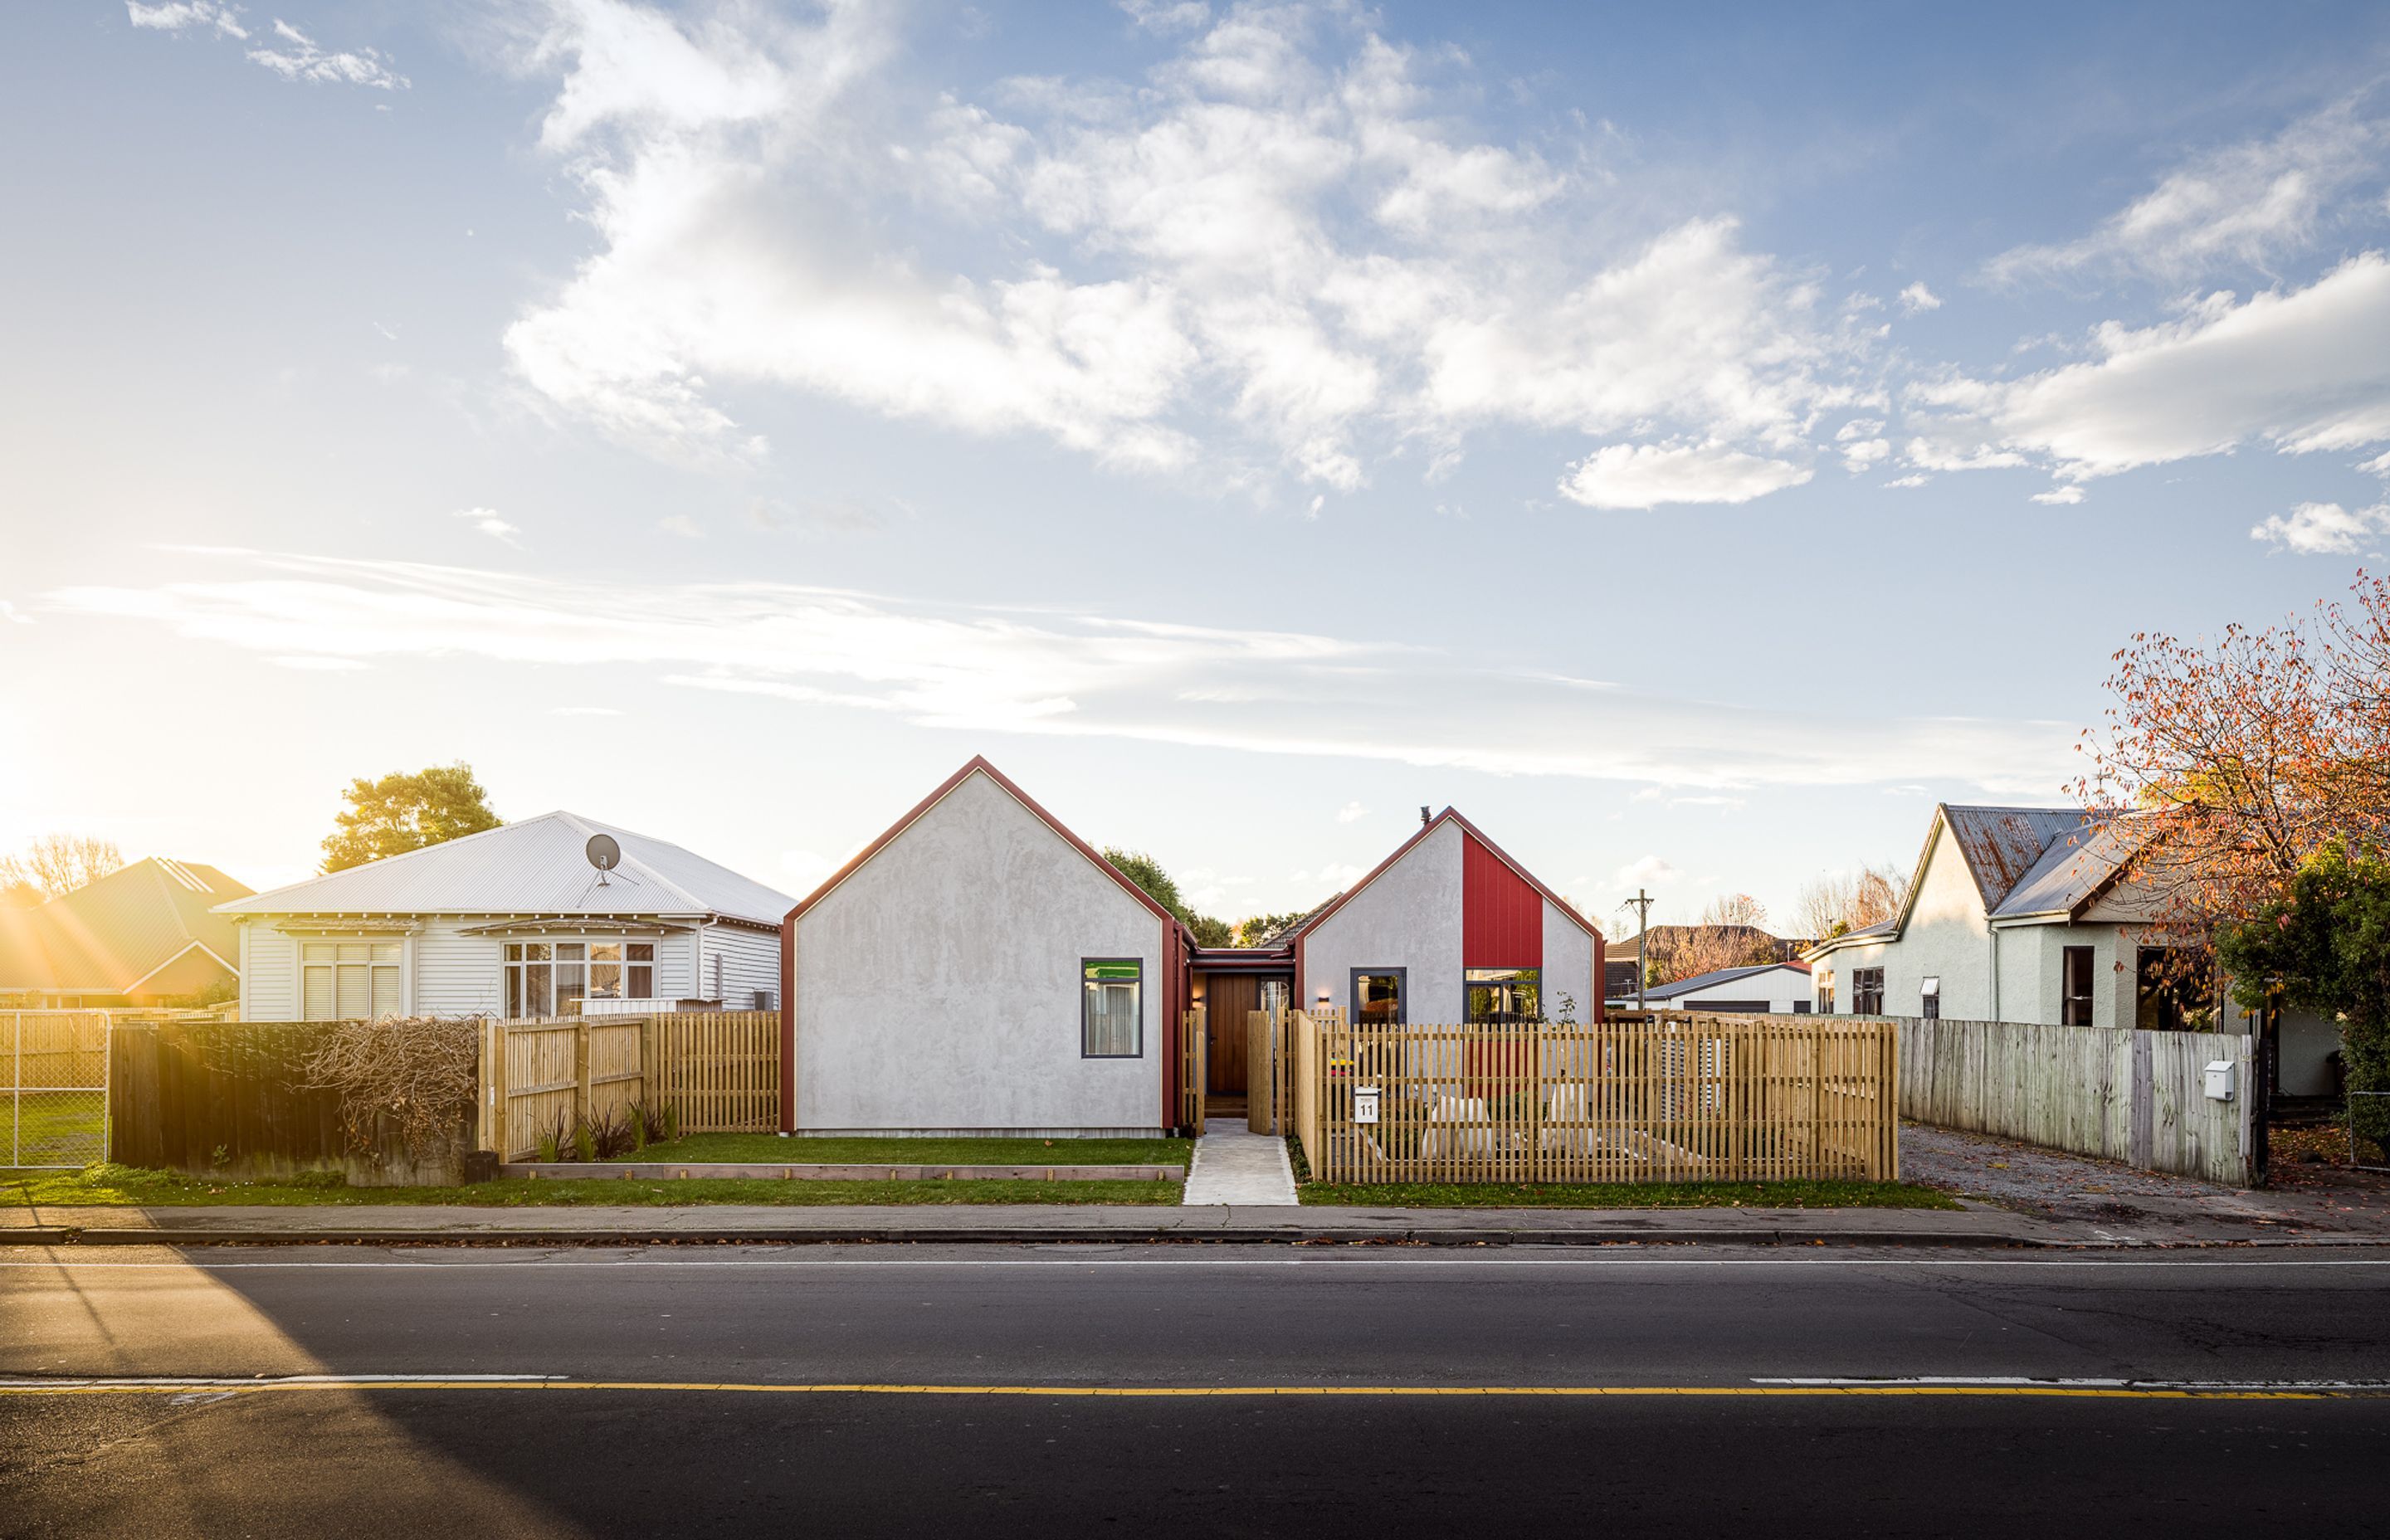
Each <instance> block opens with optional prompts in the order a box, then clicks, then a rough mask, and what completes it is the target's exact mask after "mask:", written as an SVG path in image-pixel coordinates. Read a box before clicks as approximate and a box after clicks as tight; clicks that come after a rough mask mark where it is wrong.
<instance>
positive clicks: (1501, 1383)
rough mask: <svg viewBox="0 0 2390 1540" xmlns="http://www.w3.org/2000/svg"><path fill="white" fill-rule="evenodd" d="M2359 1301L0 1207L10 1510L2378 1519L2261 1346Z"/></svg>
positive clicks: (2294, 1343)
mask: <svg viewBox="0 0 2390 1540" xmlns="http://www.w3.org/2000/svg"><path fill="white" fill-rule="evenodd" d="M2385 1305H2390V1257H2383V1256H2380V1255H2378V1254H2367V1253H2360V1252H2346V1253H2331V1252H2296V1253H2273V1254H2263V1255H2261V1254H2255V1253H2245V1252H2242V1253H2230V1254H2220V1253H2214V1252H2208V1253H2200V1254H2197V1255H2184V1254H2177V1255H2165V1256H2159V1255H2150V1254H2140V1255H2128V1256H2116V1255H2101V1256H2083V1257H2076V1256H2069V1257H2063V1258H2060V1257H2047V1256H2032V1255H2025V1254H2014V1253H2000V1254H1996V1255H1985V1254H1975V1255H1965V1256H1960V1255H1953V1254H1944V1253H1922V1252H1905V1253H1900V1254H1896V1255H1886V1256H1867V1255H1860V1254H1855V1253H1850V1252H1816V1253H1803V1252H1783V1251H1778V1252H1762V1253H1754V1254H1743V1255H1729V1254H1725V1253H1720V1252H1715V1251H1707V1250H1704V1251H1699V1252H1693V1251H1683V1252H1658V1251H1632V1252H1608V1251H1604V1252H1595V1253H1587V1252H1570V1253H1559V1254H1548V1255H1541V1256H1538V1255H1534V1254H1530V1253H1524V1252H1520V1251H1501V1252H1497V1251H1488V1252H1482V1253H1479V1252H1471V1253H1452V1252H1431V1253H1425V1254H1420V1253H1410V1252H1402V1251H1378V1250H1368V1249H1335V1250H1327V1249H1323V1250H1320V1251H1301V1250H1292V1251H1290V1250H1260V1249H1254V1250H1242V1249H1231V1248H1226V1247H1222V1248H1204V1247H1154V1248H1137V1249H1125V1250H1121V1251H1108V1250H1096V1249H1088V1248H1059V1249H1052V1250H1045V1251H1033V1250H1025V1249H1024V1250H1003V1249H994V1248H957V1249H954V1250H937V1249H931V1248H912V1247H864V1248H852V1249H838V1250H830V1249H816V1248H786V1249H757V1250H752V1251H751V1250H739V1249H732V1248H702V1249H688V1250H678V1251H675V1250H669V1249H662V1250H655V1251H636V1252H610V1251H566V1252H557V1253H532V1252H506V1251H487V1250H478V1249H458V1250H423V1251H404V1252H399V1251H349V1250H345V1249H343V1250H330V1249H318V1250H303V1251H302V1250H294V1251H251V1250H224V1251H204V1250H202V1251H191V1252H188V1253H181V1254H178V1253H175V1252H172V1251H164V1250H159V1251H112V1250H111V1251H108V1252H106V1253H104V1254H103V1253H100V1252H98V1251H96V1250H81V1251H37V1250H32V1249H19V1250H16V1251H6V1250H0V1376H7V1377H12V1378H14V1379H16V1380H41V1381H43V1382H44V1384H43V1386H42V1388H41V1389H40V1390H39V1392H38V1393H13V1392H12V1393H5V1394H0V1534H8V1535H14V1534H139V1535H141V1536H143V1537H144V1540H164V1537H166V1536H172V1535H179V1534H211V1535H212V1534H260V1535H269V1534H305V1535H309V1536H321V1535H324V1534H337V1533H341V1532H343V1531H346V1530H350V1529H356V1528H361V1527H365V1526H366V1525H368V1524H370V1525H371V1526H372V1528H373V1529H375V1530H376V1531H377V1532H380V1533H392V1534H404V1533H406V1532H408V1531H409V1530H411V1529H414V1528H417V1527H419V1526H431V1527H432V1528H433V1532H436V1533H446V1534H650V1533H665V1532H669V1533H674V1534H680V1533H689V1534H698V1533H702V1534H709V1535H711V1534H748V1533H754V1534H793V1533H805V1534H919V1533H925V1532H930V1531H932V1530H956V1531H961V1532H965V1533H969V1534H973V1535H978V1534H1077V1533H1084V1532H1087V1531H1093V1530H1099V1529H1107V1528H1113V1527H1116V1526H1137V1527H1139V1528H1141V1529H1142V1530H1143V1531H1145V1532H1147V1533H1156V1532H1160V1533H1169V1534H1180V1533H1197V1532H1201V1533H1208V1534H1373V1535H1383V1534H1389V1533H1405V1534H1407V1533H1415V1532H1428V1533H1433V1532H1437V1531H1444V1532H1451V1533H1458V1534H1476V1533H1483V1532H1486V1531H1490V1530H1494V1529H1497V1528H1498V1529H1503V1530H1518V1529H1523V1528H1526V1527H1528V1526H1544V1527H1548V1526H1549V1525H1551V1524H1553V1523H1556V1522H1557V1523H1561V1524H1566V1525H1568V1526H1569V1527H1570V1529H1571V1530H1572V1531H1584V1530H1594V1529H1599V1530H1601V1531H1623V1532H1626V1533H1635V1534H1642V1533H1669V1534H1699V1533H1702V1532H1703V1531H1704V1530H1710V1531H1719V1530H1732V1531H1741V1530H1746V1529H1760V1528H1765V1529H1767V1530H1769V1531H1772V1532H1778V1533H1785V1532H1790V1533H1798V1534H1808V1533H1826V1532H1831V1533H1834V1534H1852V1533H1855V1532H1857V1533H1911V1534H1963V1533H1983V1534H1990V1533H1999V1534H2011V1535H2012V1534H2016V1533H2018V1532H2019V1530H2020V1529H2030V1530H2032V1531H2037V1532H2049V1533H2057V1534H2080V1533H2090V1532H2094V1531H2097V1532H2101V1533H2104V1534H2117V1533H2125V1534H2134V1533H2144V1532H2148V1533H2156V1532H2159V1531H2161V1530H2163V1531H2165V1532H2166V1533H2169V1534H2182V1533H2201V1534H2204V1533H2218V1534H2224V1533H2229V1534H2242V1535H2246V1534H2252V1533H2257V1534H2269V1533H2278V1532H2283V1531H2288V1530H2290V1529H2293V1528H2297V1529H2299V1530H2301V1531H2302V1532H2308V1531H2312V1529H2313V1527H2314V1526H2315V1525H2316V1524H2318V1523H2322V1524H2325V1525H2328V1526H2332V1527H2335V1528H2338V1529H2340V1530H2342V1531H2344V1532H2345V1533H2352V1534H2354V1533H2374V1532H2376V1531H2377V1530H2378V1527H2379V1523H2380V1515H2381V1513H2382V1512H2383V1503H2384V1495H2383V1494H2384V1481H2383V1472H2384V1471H2385V1470H2390V1399H2380V1398H2375V1397H2372V1396H2370V1395H2367V1394H2363V1393H2357V1394H2345V1395H2333V1396H2328V1397H2324V1398H2319V1399H2314V1398H2306V1397H2305V1396H2302V1395H2298V1394H2296V1393H2293V1394H2291V1395H2284V1394H2282V1393H2281V1392H2282V1391H2283V1390H2284V1389H2285V1387H2289V1386H2293V1385H2294V1384H2295V1383H2297V1382H2307V1381H2319V1380H2330V1381H2357V1382H2361V1383H2364V1384H2374V1383H2379V1384H2384V1385H2390V1310H2385V1308H2384V1307H2385ZM260 1376H263V1377H266V1378H265V1379H264V1380H259V1379H257V1378H256V1377H260ZM291 1376H319V1377H326V1378H325V1379H323V1380H318V1381H316V1382H314V1383H310V1384H293V1383H291V1382H289V1380H288V1379H287V1378H286V1377H291ZM360 1376H397V1377H411V1378H406V1379H402V1380H397V1381H381V1382H373V1383H359V1382H358V1381H357V1380H356V1378H355V1377H360ZM490 1376H495V1377H506V1378H502V1379H500V1380H485V1379H477V1378H474V1377H490ZM86 1377H122V1378H125V1379H127V1380H131V1381H133V1383H132V1384H131V1385H129V1386H127V1387H124V1388H108V1389H93V1388H77V1387H75V1386H73V1385H71V1383H68V1382H69V1381H72V1380H77V1379H81V1378H86ZM1985 1380H1993V1381H2002V1382H1999V1383H1984V1382H1983V1381H1985ZM202 1381H222V1383H207V1382H202ZM592 1381H596V1382H600V1383H603V1384H607V1385H610V1386H613V1387H616V1388H610V1389H598V1388H582V1387H584V1386H586V1385H588V1384H589V1382H592ZM1918 1381H1922V1382H1923V1383H1918ZM2016 1381H2023V1382H2022V1383H2019V1382H2016ZM2062 1381H2067V1382H2073V1383H2061V1382H2062ZM1821 1382H1822V1383H1821ZM1837 1382H1840V1383H1837ZM540 1384H544V1385H545V1386H546V1388H536V1387H537V1386H538V1385H540ZM261 1386H263V1387H266V1388H259V1387H261ZM801 1386H815V1387H820V1386H838V1387H864V1388H863V1389H812V1390H796V1389H791V1388H790V1387H801ZM2217 1386H2228V1387H2239V1391H2238V1392H2237V1393H2231V1394H2217V1393H2216V1392H2214V1391H2213V1390H2212V1389H2210V1390H2206V1391H2195V1392H2193V1393H2191V1394H2190V1395H2185V1394H2184V1393H2183V1388H2184V1387H2211V1388H2212V1387H2217ZM957 1387H976V1388H983V1389H982V1390H981V1391H980V1392H976V1393H974V1392H970V1391H965V1390H958V1389H957ZM985 1388H993V1389H994V1391H995V1392H996V1393H985ZM1222 1389H1227V1390H1230V1391H1233V1392H1235V1393H1228V1394H1217V1393H1197V1392H1214V1391H1218V1390H1222ZM1527 1389H1546V1390H1564V1391H1568V1392H1588V1391H1591V1392H1605V1393H1564V1394H1521V1393H1513V1392H1520V1391H1522V1390H1527ZM1321 1390H1326V1391H1330V1392H1335V1393H1330V1394H1319V1393H1313V1392H1318V1391H1321ZM1422 1390H1440V1391H1443V1392H1460V1393H1437V1394H1421V1393H1416V1392H1420V1391H1422ZM1089 1391H1095V1392H1106V1393H1098V1394H1087V1393H1084V1392H1089ZM1121 1391H1136V1392H1162V1393H1138V1394H1133V1395H1124V1394H1113V1393H1109V1392H1121ZM1488 1391H1490V1392H1498V1393H1474V1392H1488ZM1682 1392H1697V1393H1682Z"/></svg>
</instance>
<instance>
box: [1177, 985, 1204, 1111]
mask: <svg viewBox="0 0 2390 1540" xmlns="http://www.w3.org/2000/svg"><path fill="white" fill-rule="evenodd" d="M1204 1008H1205V1007H1201V1006H1196V1007H1192V1008H1190V1009H1189V1011H1188V1012H1187V1014H1186V1015H1185V1016H1183V1017H1181V1018H1180V1019H1179V1022H1178V1123H1179V1126H1180V1127H1182V1128H1184V1129H1186V1130H1187V1131H1188V1132H1189V1133H1190V1134H1201V1133H1202V1132H1203V1092H1204V1089H1205V1087H1206V1085H1207V1084H1208V1083H1209V1078H1210V1075H1211V1072H1212V1066H1211V1062H1210V1059H1209V1058H1208V1050H1207V1049H1206V1047H1205V1046H1204V1042H1203V1033H1204V1028H1205V1026H1206V1024H1207V1023H1206V1020H1205V1017H1204V1014H1203V1012H1204Z"/></svg>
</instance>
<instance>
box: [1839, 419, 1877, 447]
mask: <svg viewBox="0 0 2390 1540" xmlns="http://www.w3.org/2000/svg"><path fill="white" fill-rule="evenodd" d="M1882 431H1883V419H1882V417H1853V418H1852V419H1851V420H1850V421H1848V422H1846V423H1844V424H1843V425H1842V427H1841V428H1839V429H1837V430H1835V432H1834V442H1835V443H1850V442H1851V441H1852V440H1853V439H1871V438H1873V437H1875V436H1876V435H1877V434H1878V433H1881V432H1882Z"/></svg>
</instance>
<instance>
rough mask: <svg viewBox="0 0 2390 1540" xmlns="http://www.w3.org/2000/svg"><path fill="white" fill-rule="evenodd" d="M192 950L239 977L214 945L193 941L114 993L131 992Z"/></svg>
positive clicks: (128, 993)
mask: <svg viewBox="0 0 2390 1540" xmlns="http://www.w3.org/2000/svg"><path fill="white" fill-rule="evenodd" d="M194 952H205V953H206V954H207V955H208V956H211V957H212V958H214V959H215V965H216V966H217V967H218V968H221V969H224V970H225V972H227V973H229V974H231V975H232V976H233V977H235V978H238V977H240V969H238V968H236V967H234V966H233V965H232V964H231V963H228V962H226V961H225V960H224V956H223V955H222V954H221V953H219V952H217V950H216V949H215V948H214V947H212V946H210V945H209V944H208V943H206V942H203V941H195V942H193V943H191V944H190V945H188V946H186V947H184V948H183V949H182V950H181V951H180V952H177V953H175V954H174V955H173V956H171V957H168V958H167V959H166V960H165V961H164V962H161V963H160V964H159V965H158V966H157V967H155V968H153V969H150V970H149V971H148V972H147V973H144V974H143V975H141V977H139V978H137V979H135V980H134V981H133V982H131V983H129V984H122V985H119V986H118V988H117V990H116V993H117V994H119V995H130V994H132V993H133V992H134V991H135V990H136V989H139V988H140V987H141V986H142V985H143V984H146V983H148V982H149V981H150V980H152V979H154V978H156V977H157V976H158V975H159V974H161V973H163V972H165V971H166V969H170V968H172V967H173V966H174V965H175V964H176V963H178V962H180V961H182V960H183V959H184V958H185V957H187V956H190V955H191V954H192V953H194ZM84 993H85V994H89V993H91V992H90V991H84Z"/></svg>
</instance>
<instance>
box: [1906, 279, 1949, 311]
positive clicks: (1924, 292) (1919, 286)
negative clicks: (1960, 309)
mask: <svg viewBox="0 0 2390 1540" xmlns="http://www.w3.org/2000/svg"><path fill="white" fill-rule="evenodd" d="M1900 308H1901V309H1902V310H1904V311H1907V312H1908V314H1911V315H1921V314H1924V313H1925V312H1926V311H1929V310H1939V309H1941V308H1942V301H1941V298H1940V296H1938V295H1936V294H1935V293H1934V290H1932V289H1928V288H1926V287H1925V280H1924V279H1922V278H1920V279H1919V280H1918V281H1917V282H1915V283H1913V284H1910V285H1909V286H1908V288H1907V289H1902V290H1901V291H1900Z"/></svg>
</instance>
